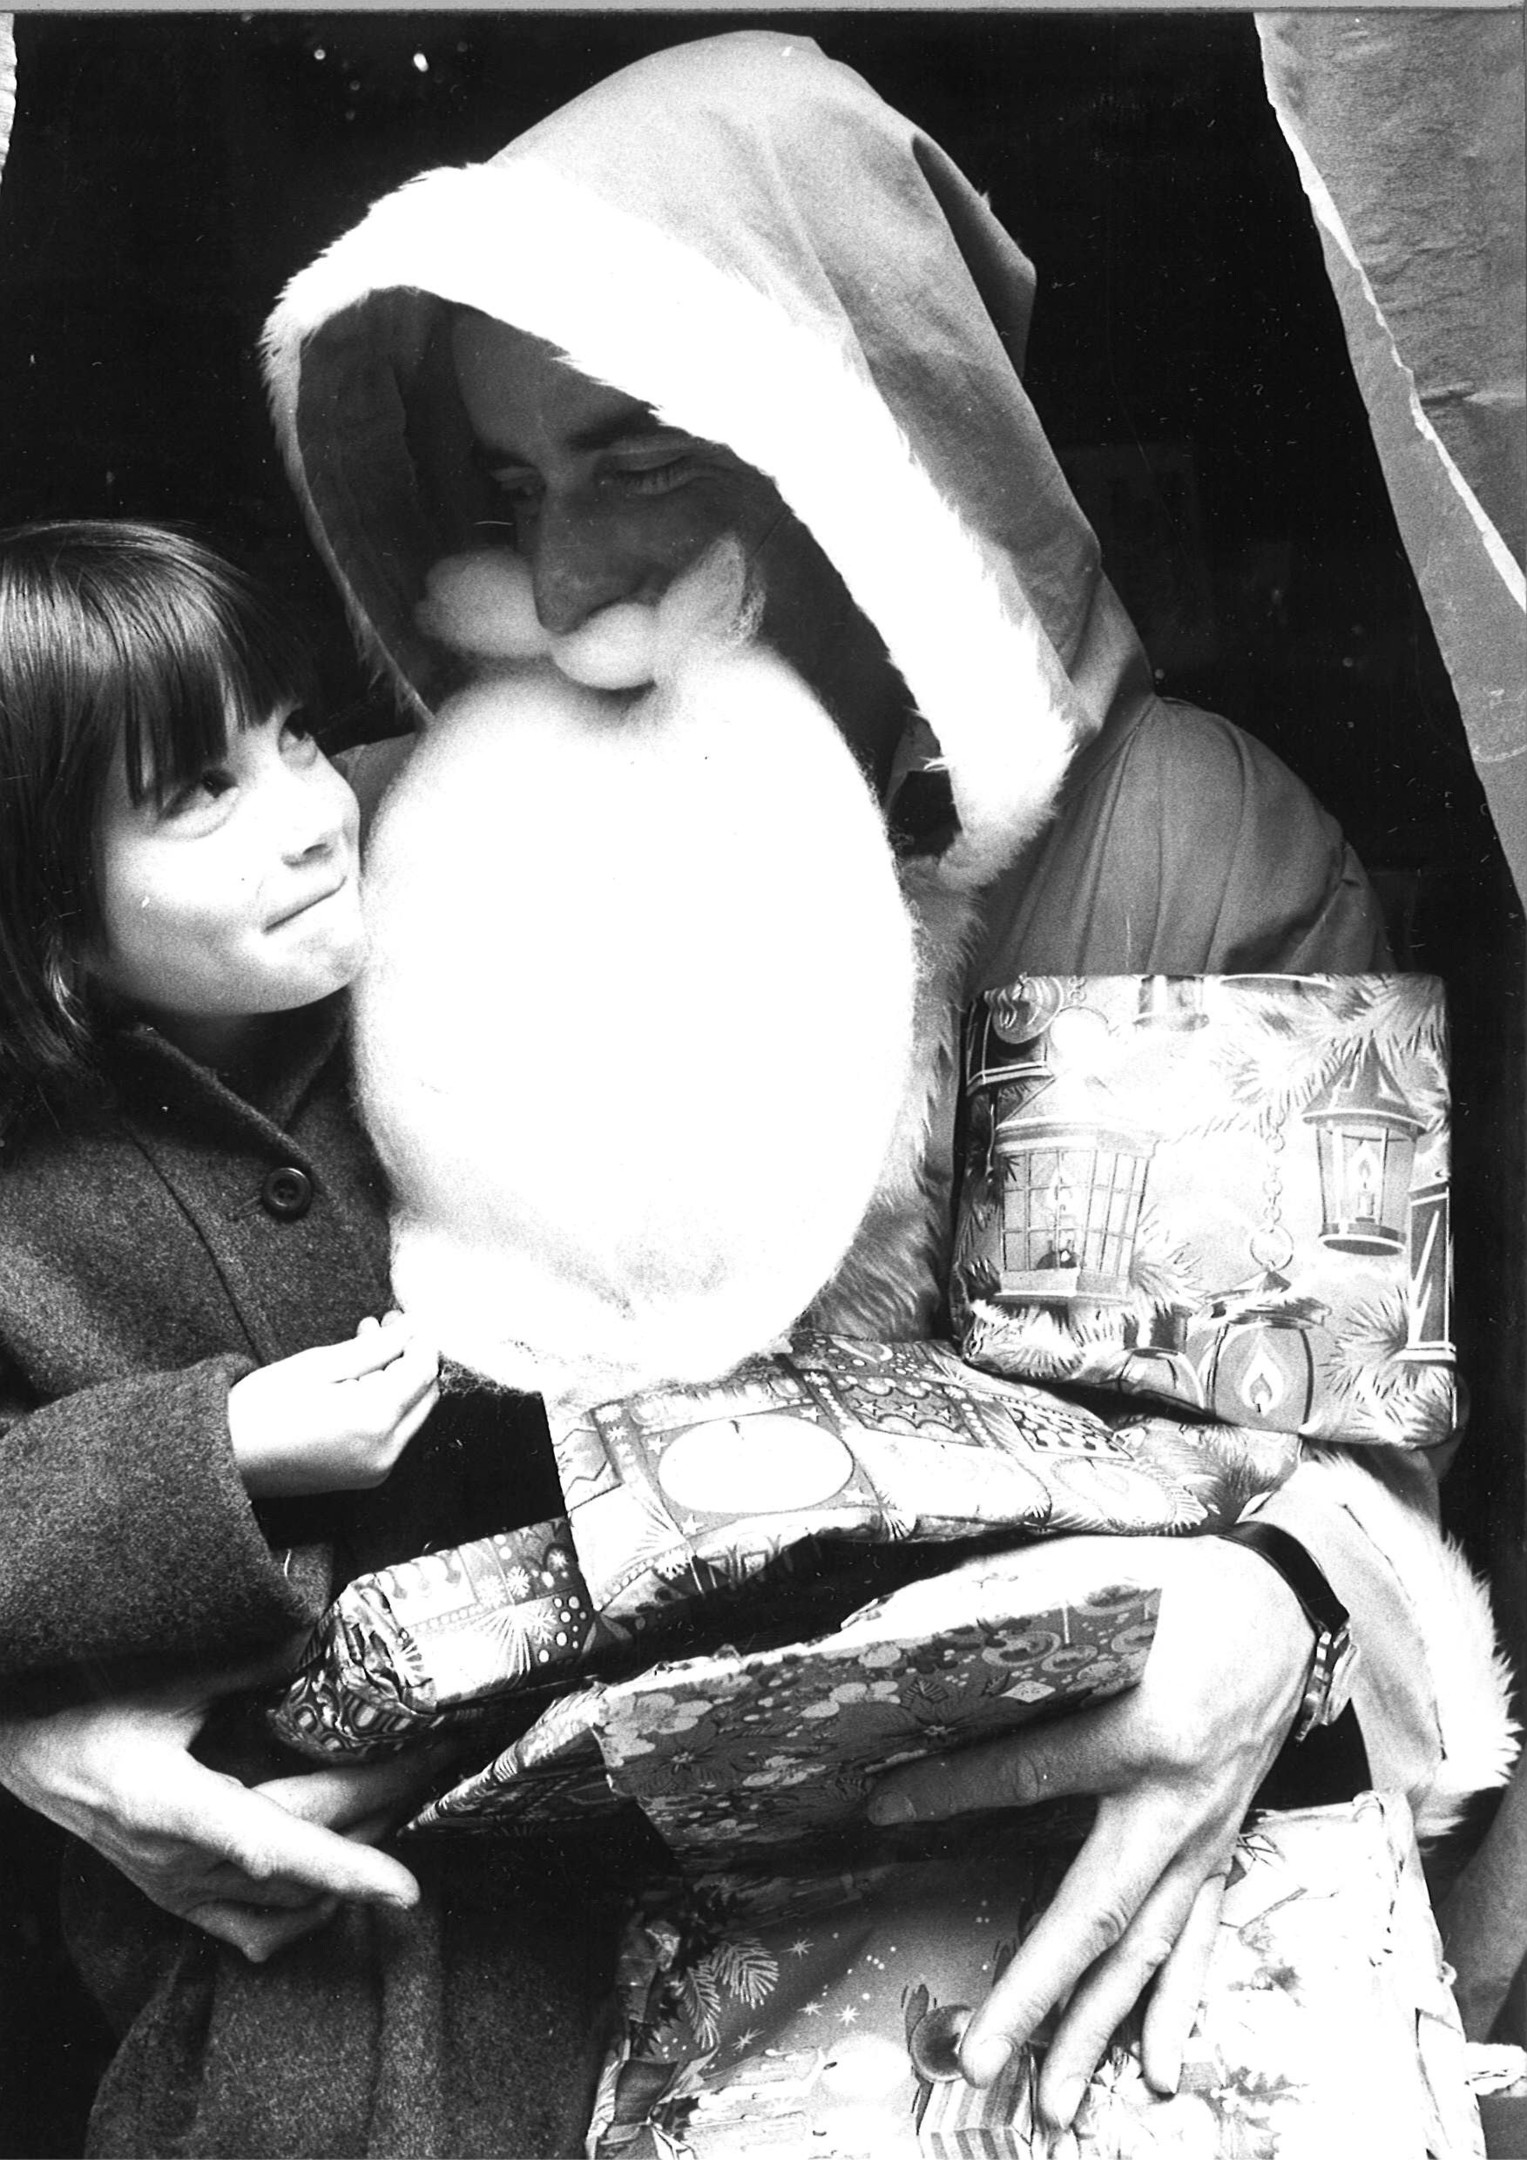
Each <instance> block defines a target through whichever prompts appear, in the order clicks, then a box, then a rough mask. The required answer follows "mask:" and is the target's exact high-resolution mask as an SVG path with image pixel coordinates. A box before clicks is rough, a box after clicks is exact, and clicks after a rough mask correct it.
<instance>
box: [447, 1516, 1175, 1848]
mask: <svg viewBox="0 0 1527 2160" xmlns="http://www.w3.org/2000/svg"><path fill="white" fill-rule="evenodd" d="M1159 1604H1160V1594H1159V1591H1158V1590H1157V1589H1156V1588H1155V1587H1154V1586H1153V1585H1151V1584H1150V1583H1149V1582H1148V1581H1144V1580H1140V1579H1138V1578H1137V1577H1135V1576H1133V1575H1132V1573H1131V1571H1130V1570H1129V1568H1128V1565H1127V1548H1126V1550H1125V1553H1124V1554H1122V1555H1120V1554H1115V1553H1107V1552H1100V1551H1099V1550H1098V1548H1096V1547H1094V1548H1092V1549H1091V1552H1090V1556H1089V1558H1088V1559H1087V1560H1086V1561H1085V1562H1084V1561H1083V1560H1082V1559H1081V1558H1079V1557H1077V1556H1076V1555H1075V1554H1073V1552H1072V1551H1070V1550H1068V1549H1067V1548H1066V1546H1065V1545H1063V1544H1061V1543H1050V1544H1035V1545H1032V1546H1029V1547H1026V1548H1024V1549H1023V1550H1021V1551H1017V1552H1010V1553H1003V1554H997V1555H992V1556H989V1557H985V1558H982V1559H979V1560H973V1561H968V1562H966V1563H965V1564H964V1565H963V1566H961V1567H958V1568H955V1569H952V1570H950V1571H948V1572H947V1573H945V1574H942V1575H938V1576H934V1577H931V1578H929V1579H928V1580H926V1581H923V1582H918V1583H912V1584H909V1585H907V1586H905V1587H904V1588H902V1589H900V1590H898V1591H895V1592H893V1593H892V1594H891V1595H890V1596H889V1597H886V1598H883V1599H879V1600H877V1601H876V1602H875V1603H873V1604H872V1605H870V1606H868V1607H866V1608H865V1610H864V1611H863V1612H862V1613H859V1614H857V1615H855V1616H854V1617H853V1618H851V1619H850V1620H849V1621H848V1622H847V1623H846V1624H845V1625H844V1626H843V1627H842V1628H839V1629H836V1630H834V1631H832V1632H831V1633H829V1634H827V1635H824V1636H821V1637H819V1638H818V1639H817V1640H815V1641H807V1642H803V1643H791V1644H787V1645H785V1646H783V1647H780V1648H775V1649H771V1650H763V1651H758V1652H754V1653H752V1654H750V1655H740V1654H737V1653H735V1652H734V1653H731V1654H720V1655H716V1656H712V1657H703V1658H690V1659H684V1660H681V1661H678V1662H674V1663H669V1664H663V1665H659V1666H657V1667H655V1668H653V1669H652V1670H650V1671H648V1672H645V1673H640V1674H637V1675H636V1676H634V1677H633V1678H631V1679H628V1680H623V1681H619V1682H613V1683H610V1684H608V1685H596V1686H593V1687H590V1688H588V1689H585V1690H584V1691H582V1692H581V1693H580V1694H578V1695H575V1696H571V1697H568V1698H565V1699H564V1700H562V1701H561V1702H558V1703H556V1704H554V1705H553V1706H552V1708H551V1709H550V1710H549V1711H548V1712H547V1713H546V1715H545V1717H544V1718H543V1719H542V1720H540V1721H539V1722H538V1723H537V1724H536V1725H533V1726H532V1727H531V1728H530V1731H529V1732H528V1733H526V1734H525V1735H524V1736H523V1737H522V1738H520V1739H518V1740H516V1741H515V1742H514V1743H513V1744H512V1745H511V1746H510V1747H509V1748H508V1749H506V1750H505V1751H504V1752H503V1753H502V1754H501V1755H500V1756H499V1757H498V1758H497V1759H496V1760H495V1761H494V1762H493V1763H492V1764H490V1765H489V1766H488V1767H487V1768H486V1769H485V1770H483V1771H481V1772H479V1773H477V1774H476V1775H474V1776H473V1777H472V1778H469V1779H467V1780H464V1781H463V1782H462V1783H461V1784H460V1785H459V1786H458V1787H456V1788H455V1789H454V1790H453V1791H452V1792H450V1793H448V1794H446V1795H444V1796H443V1797H442V1798H440V1799H439V1800H437V1801H435V1802H434V1803H433V1804H432V1805H431V1806H430V1807H429V1808H428V1809H426V1810H425V1811H424V1812H423V1813H422V1814H421V1815H420V1816H419V1817H418V1818H416V1822H415V1827H416V1828H422V1829H439V1828H445V1827H448V1826H459V1825H465V1824H468V1823H471V1822H474V1821H475V1822H478V1823H492V1824H496V1825H498V1826H501V1827H512V1826H514V1825H515V1824H516V1823H517V1822H519V1821H521V1819H522V1818H523V1817H524V1816H525V1811H528V1821H529V1822H530V1823H533V1824H535V1825H536V1826H539V1825H540V1824H541V1823H542V1822H544V1821H545V1820H546V1819H547V1812H548V1807H547V1803H548V1782H549V1781H550V1780H552V1779H556V1778H568V1779H570V1780H578V1781H579V1782H577V1783H575V1784H571V1785H570V1786H569V1788H568V1789H569V1790H570V1791H572V1792H574V1793H576V1794H577V1795H578V1797H577V1798H576V1800H575V1802H574V1804H573V1805H572V1806H571V1807H569V1809H568V1813H569V1814H572V1813H576V1814H578V1815H586V1814H587V1813H588V1812H589V1811H590V1810H591V1809H597V1808H598V1807H599V1806H600V1805H601V1804H609V1803H602V1802H601V1796H600V1794H599V1790H598V1782H597V1778H596V1775H595V1772H596V1767H597V1766H602V1775H603V1781H604V1784H605V1787H606V1789H607V1792H608V1794H609V1795H610V1797H611V1801H613V1802H614V1803H619V1802H620V1801H624V1802H626V1803H628V1804H634V1805H635V1806H636V1807H638V1808H640V1810H641V1812H642V1813H643V1814H644V1815H645V1816H646V1818H647V1819H648V1821H649V1822H650V1823H651V1824H652V1826H653V1828H654V1829H655V1830H656V1831H657V1832H658V1834H659V1835H660V1836H661V1838H662V1839H663V1841H664V1843H665V1844H666V1845H667V1847H668V1849H669V1851H670V1852H672V1853H673V1854H674V1855H675V1857H676V1858H677V1859H679V1860H680V1861H682V1862H684V1863H685V1864H692V1865H696V1866H698V1865H701V1864H710V1865H714V1864H718V1856H719V1857H720V1862H721V1863H722V1864H730V1862H731V1860H732V1859H734V1858H735V1856H736V1855H737V1854H739V1853H752V1854H754V1855H755V1856H756V1855H757V1854H760V1853H764V1852H768V1853H780V1852H786V1851H791V1850H799V1849H818V1850H820V1849H821V1848H822V1847H823V1845H824V1844H826V1843H828V1842H831V1841H833V1840H842V1839H845V1838H847V1839H850V1840H852V1839H855V1838H857V1839H858V1840H860V1841H861V1842H862V1840H863V1838H864V1837H865V1835H866V1834H867V1828H866V1824H865V1815H864V1809H865V1802H866V1800H867V1798H868V1794H869V1790H870V1786H871V1783H872V1781H873V1779H874V1778H875V1777H876V1776H878V1775H879V1774H880V1773H881V1772H882V1771H884V1770H886V1769H888V1768H890V1767H891V1766H892V1765H894V1764H896V1763H899V1762H907V1761H912V1760H915V1759H918V1758H920V1757H923V1756H927V1755H936V1754H940V1753H943V1752H945V1751H946V1750H948V1749H950V1748H955V1747H960V1746H963V1745H966V1744H968V1743H969V1742H971V1741H974V1740H985V1739H994V1738H997V1737H999V1736H1001V1735H1002V1734H1004V1733H1009V1732H1014V1731H1017V1730H1018V1729H1020V1728H1021V1727H1023V1726H1025V1725H1027V1724H1029V1723H1031V1722H1032V1720H1033V1719H1034V1718H1036V1717H1038V1716H1041V1715H1044V1714H1045V1713H1048V1712H1053V1711H1055V1710H1057V1709H1059V1708H1062V1707H1069V1708H1072V1709H1075V1708H1077V1707H1079V1706H1081V1705H1082V1704H1084V1703H1088V1702H1095V1701H1100V1700H1102V1699H1104V1698H1105V1697H1107V1696H1109V1695H1114V1694H1118V1693H1119V1692H1120V1691H1121V1690H1123V1689H1124V1688H1127V1687H1131V1686H1133V1685H1134V1684H1135V1682H1136V1681H1137V1680H1138V1679H1139V1677H1140V1674H1141V1672H1142V1671H1143V1670H1144V1667H1145V1661H1146V1657H1147V1655H1148V1653H1149V1649H1150V1644H1151V1640H1152V1637H1153V1635H1154V1632H1155V1622H1156V1615H1157V1611H1158V1609H1159ZM591 1750H597V1756H596V1755H595V1753H593V1752H591Z"/></svg>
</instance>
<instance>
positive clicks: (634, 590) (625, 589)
mask: <svg viewBox="0 0 1527 2160" xmlns="http://www.w3.org/2000/svg"><path fill="white" fill-rule="evenodd" d="M525 553H526V554H527V556H528V557H529V561H530V589H531V593H532V596H533V597H534V600H535V610H536V615H537V617H538V619H539V621H540V623H541V627H542V628H543V629H545V630H549V631H550V632H551V634H552V636H553V637H566V635H567V634H568V632H569V631H570V630H576V629H578V628H579V627H580V626H581V625H582V624H583V623H585V622H587V621H588V619H589V617H590V616H591V615H597V614H598V613H599V612H600V610H601V609H603V608H607V607H612V606H614V604H615V602H616V601H618V600H651V599H656V598H657V596H658V594H659V593H660V592H661V591H662V588H663V585H664V583H665V582H666V580H664V579H663V578H662V577H661V576H660V575H658V573H657V571H656V568H655V566H654V565H653V564H651V563H649V562H646V561H644V560H643V559H642V558H641V557H640V556H639V555H638V554H636V553H634V552H633V551H631V550H630V549H628V548H625V547H622V546H621V545H620V543H619V541H618V540H616V539H615V538H613V537H612V536H611V535H610V534H609V533H607V532H605V531H603V530H602V529H601V528H600V527H599V525H598V524H592V523H589V522H587V521H585V520H581V519H579V518H578V517H576V516H573V515H570V514H568V513H567V512H566V511H562V510H559V509H557V508H555V507H554V506H552V505H550V504H548V505H547V506H546V508H545V509H544V510H543V511H542V514H541V516H540V517H539V518H538V519H537V521H536V529H535V532H534V534H533V535H532V536H531V537H530V540H529V544H528V546H526V548H525Z"/></svg>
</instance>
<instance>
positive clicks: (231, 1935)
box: [185, 1897, 339, 1965]
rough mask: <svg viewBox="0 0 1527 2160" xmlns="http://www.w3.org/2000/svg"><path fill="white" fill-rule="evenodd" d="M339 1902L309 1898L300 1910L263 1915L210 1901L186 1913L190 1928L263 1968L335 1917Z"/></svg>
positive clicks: (249, 1908)
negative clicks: (278, 1952)
mask: <svg viewBox="0 0 1527 2160" xmlns="http://www.w3.org/2000/svg"><path fill="white" fill-rule="evenodd" d="M338 1906H339V1900H338V1898H333V1897H321V1898H314V1899H311V1900H310V1901H309V1902H308V1904H306V1905H305V1906H304V1907H302V1909H301V1910H300V1911H295V1912H263V1911H261V1910H260V1909H259V1908H258V1907H257V1906H253V1905H241V1904H239V1903H237V1902H234V1901H227V1902H224V1901H220V1900H217V1899H209V1900H208V1902H207V1903H206V1904H203V1905H197V1906H194V1907H193V1908H192V1909H191V1911H189V1912H188V1913H187V1914H186V1916H185V1917H186V1919H187V1920H188V1921H189V1922H190V1923H191V1925H192V1926H193V1927H198V1928H200V1929H201V1931H202V1933H203V1934H204V1935H211V1936H212V1937H213V1938H214V1939H215V1940H216V1941H218V1942H223V1943H227V1944H228V1945H229V1947H230V1949H234V1950H237V1951H239V1952H240V1953H241V1954H242V1955H243V1956H244V1957H246V1958H248V1960H249V1962H250V1963H251V1964H252V1965H263V1964H264V1963H265V1961H266V1959H267V1958H271V1957H274V1956H275V1954H276V1952H277V1951H278V1950H284V1949H285V1948H286V1947H287V1945H288V1944H290V1943H294V1942H300V1941H301V1940H302V1938H303V1937H304V1936H305V1935H312V1934H314V1933H316V1931H317V1930H318V1929H319V1928H321V1927H323V1926H324V1925H325V1924H326V1923H327V1922H328V1921H329V1920H331V1919H332V1918H333V1917H334V1914H335V1912H336V1911H337V1910H338Z"/></svg>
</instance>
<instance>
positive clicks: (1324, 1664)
mask: <svg viewBox="0 0 1527 2160" xmlns="http://www.w3.org/2000/svg"><path fill="white" fill-rule="evenodd" d="M1360 1655H1361V1653H1360V1652H1359V1650H1358V1647H1357V1644H1356V1643H1355V1642H1354V1641H1353V1640H1352V1633H1351V1630H1350V1629H1349V1628H1348V1627H1347V1626H1346V1624H1345V1622H1344V1623H1343V1624H1342V1626H1341V1627H1340V1628H1338V1629H1337V1630H1336V1631H1335V1632H1334V1633H1332V1632H1331V1631H1330V1630H1329V1629H1326V1630H1323V1631H1322V1632H1321V1635H1320V1637H1319V1639H1318V1641H1317V1642H1316V1644H1315V1662H1314V1664H1313V1665H1312V1666H1311V1667H1310V1677H1309V1681H1308V1683H1307V1684H1306V1687H1305V1690H1304V1702H1303V1704H1302V1706H1301V1708H1300V1712H1299V1723H1298V1726H1297V1735H1298V1737H1299V1738H1300V1739H1301V1740H1302V1739H1303V1738H1304V1735H1305V1734H1306V1733H1307V1732H1309V1731H1311V1730H1312V1729H1313V1728H1314V1727H1315V1726H1316V1725H1334V1724H1335V1722H1336V1720H1337V1719H1338V1718H1339V1717H1340V1716H1341V1714H1342V1712H1343V1710H1345V1709H1346V1707H1347V1705H1348V1703H1349V1702H1350V1701H1351V1700H1352V1682H1353V1679H1354V1678H1355V1676H1356V1673H1357V1667H1358V1661H1359V1657H1360Z"/></svg>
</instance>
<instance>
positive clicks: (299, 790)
mask: <svg viewBox="0 0 1527 2160" xmlns="http://www.w3.org/2000/svg"><path fill="white" fill-rule="evenodd" d="M292 778H293V791H292V795H291V797H290V799H289V800H288V803H287V806H286V829H285V834H284V844H283V847H282V853H283V855H284V857H285V859H286V861H287V862H289V863H300V862H307V861H309V860H321V859H322V857H324V856H325V855H331V854H332V853H333V852H334V850H335V849H336V848H337V847H338V846H339V845H340V843H341V841H342V840H343V838H344V834H345V826H346V820H345V813H346V808H347V805H348V802H349V790H348V788H347V787H346V785H345V783H344V781H343V780H342V779H341V778H340V776H339V774H338V773H337V772H335V770H334V768H333V767H332V766H331V765H327V764H325V765H320V766H314V767H312V768H310V769H309V770H308V771H307V772H304V773H302V774H300V775H293V776H292Z"/></svg>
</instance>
